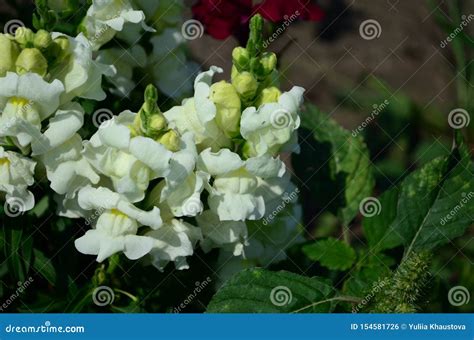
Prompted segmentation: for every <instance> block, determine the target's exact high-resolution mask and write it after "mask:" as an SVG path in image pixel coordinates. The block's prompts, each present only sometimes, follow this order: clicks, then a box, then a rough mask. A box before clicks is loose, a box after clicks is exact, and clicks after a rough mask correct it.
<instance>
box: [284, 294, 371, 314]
mask: <svg viewBox="0 0 474 340" xmlns="http://www.w3.org/2000/svg"><path fill="white" fill-rule="evenodd" d="M331 301H346V302H352V303H359V302H361V301H362V299H360V298H358V297H355V296H336V297H333V298H330V299H326V300H322V301H318V302H314V303H312V304H310V305H307V306H304V307H302V308H300V309H297V310H295V311H293V312H291V313H292V314H293V313H299V312H301V311H303V310H305V309H308V308H311V307H314V306H317V305H321V304H323V303H327V302H331Z"/></svg>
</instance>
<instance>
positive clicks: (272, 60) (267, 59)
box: [260, 52, 277, 76]
mask: <svg viewBox="0 0 474 340" xmlns="http://www.w3.org/2000/svg"><path fill="white" fill-rule="evenodd" d="M260 65H261V69H262V72H263V74H264V75H265V76H266V75H269V74H270V73H272V72H273V70H274V69H275V68H276V66H277V57H276V54H275V53H273V52H266V53H265V54H264V55H263V56H262V57H261V58H260Z"/></svg>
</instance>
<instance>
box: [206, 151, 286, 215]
mask: <svg viewBox="0 0 474 340" xmlns="http://www.w3.org/2000/svg"><path fill="white" fill-rule="evenodd" d="M197 168H198V169H199V170H200V171H203V172H206V173H208V174H210V175H211V176H212V177H213V178H214V182H213V184H212V186H209V188H208V191H209V201H208V202H209V206H210V208H211V210H212V211H214V212H215V213H216V214H217V215H218V216H219V218H220V220H221V221H245V220H257V219H260V218H262V217H263V215H264V213H265V201H264V197H263V196H262V194H261V193H259V192H258V191H257V189H258V187H259V181H261V180H265V179H267V178H273V177H282V176H283V175H284V173H285V171H286V168H285V165H284V164H283V162H281V161H280V160H279V159H276V158H272V157H271V156H269V155H265V156H262V157H255V158H249V159H248V160H246V161H243V160H242V159H241V158H240V156H239V155H237V154H236V153H233V152H231V151H230V150H228V149H221V150H219V151H218V152H216V153H213V152H212V151H211V150H210V149H206V150H204V151H203V152H201V154H200V155H199V160H198V166H197Z"/></svg>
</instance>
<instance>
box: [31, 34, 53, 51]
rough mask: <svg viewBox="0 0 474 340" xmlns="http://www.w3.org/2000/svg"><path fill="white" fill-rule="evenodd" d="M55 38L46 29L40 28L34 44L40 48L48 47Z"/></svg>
mask: <svg viewBox="0 0 474 340" xmlns="http://www.w3.org/2000/svg"><path fill="white" fill-rule="evenodd" d="M52 42H53V39H52V38H51V34H50V33H49V32H47V31H45V30H39V31H38V32H36V34H35V38H34V40H33V44H34V45H35V47H36V48H39V49H46V48H48V47H49V45H51V43H52Z"/></svg>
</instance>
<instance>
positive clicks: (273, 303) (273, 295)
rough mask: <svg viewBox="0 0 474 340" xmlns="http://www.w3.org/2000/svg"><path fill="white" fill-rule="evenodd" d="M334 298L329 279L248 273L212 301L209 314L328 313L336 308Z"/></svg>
mask: <svg viewBox="0 0 474 340" xmlns="http://www.w3.org/2000/svg"><path fill="white" fill-rule="evenodd" d="M334 294H335V290H334V288H333V287H332V286H331V284H330V283H329V282H328V280H326V279H322V278H317V277H311V278H310V277H305V276H301V275H297V274H293V273H289V272H285V271H280V272H271V271H268V270H264V269H260V268H255V269H247V270H244V271H242V272H240V273H238V274H236V275H235V276H234V277H232V278H231V279H230V280H229V281H227V282H226V283H225V284H224V286H223V287H222V288H221V289H220V290H219V291H218V292H217V294H216V295H214V297H213V298H212V300H211V302H210V303H209V305H208V308H207V312H209V313H289V312H296V311H298V310H299V309H302V311H304V312H313V313H327V312H330V311H331V310H332V309H333V307H334V306H333V301H332V300H329V299H331V298H333V297H334ZM327 300H329V301H327ZM318 303H319V304H318ZM305 307H308V308H305ZM303 308H304V309H303Z"/></svg>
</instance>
